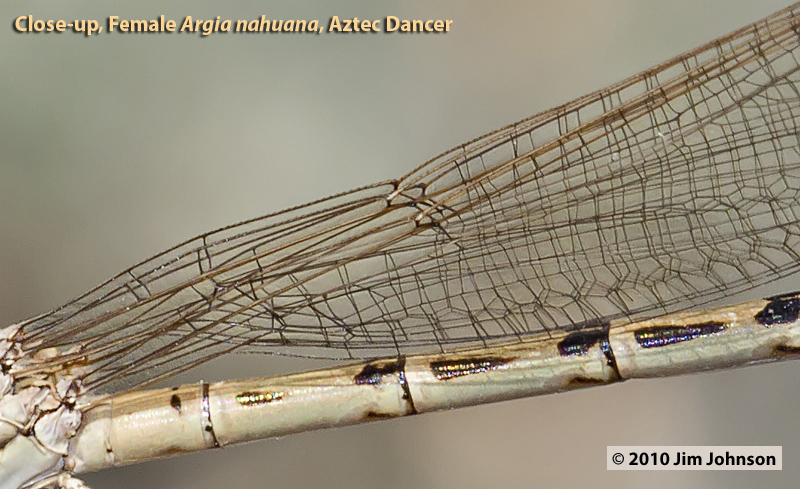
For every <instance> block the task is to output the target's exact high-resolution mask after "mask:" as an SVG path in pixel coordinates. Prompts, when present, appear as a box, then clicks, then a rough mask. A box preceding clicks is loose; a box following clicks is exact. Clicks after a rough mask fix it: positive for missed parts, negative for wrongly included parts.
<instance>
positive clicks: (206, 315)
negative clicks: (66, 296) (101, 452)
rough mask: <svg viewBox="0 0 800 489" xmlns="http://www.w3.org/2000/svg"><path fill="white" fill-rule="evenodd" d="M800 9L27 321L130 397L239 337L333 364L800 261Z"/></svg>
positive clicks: (659, 296)
mask: <svg viewBox="0 0 800 489" xmlns="http://www.w3.org/2000/svg"><path fill="white" fill-rule="evenodd" d="M797 12H798V7H797V6H795V7H792V8H789V9H786V10H784V11H782V12H779V13H777V14H775V15H773V16H772V17H770V18H768V19H766V20H764V21H761V22H759V23H756V24H753V25H751V26H748V27H746V28H744V29H741V30H739V31H737V32H735V33H733V34H730V35H728V36H726V37H723V38H721V39H719V40H717V41H715V42H713V43H710V44H708V45H706V46H703V47H701V48H698V49H696V50H694V51H692V52H690V53H688V54H686V55H683V56H680V57H677V58H675V59H673V60H670V61H668V62H666V63H664V64H662V65H660V66H658V67H656V68H654V69H651V70H648V71H646V72H644V73H641V74H639V75H636V76H634V77H631V78H629V79H627V80H625V81H623V82H621V83H618V84H616V85H614V86H612V87H610V88H608V89H605V90H601V91H598V92H596V93H593V94H590V95H587V96H584V97H581V98H580V99H578V100H575V101H573V102H571V103H569V104H566V105H564V106H561V107H558V108H556V109H553V110H550V111H547V112H544V113H542V114H539V115H537V116H534V117H532V118H530V119H526V120H524V121H521V122H519V123H517V124H514V125H512V126H508V127H506V128H502V129H500V130H498V131H495V132H493V133H491V134H489V135H487V136H484V137H482V138H480V139H476V140H474V141H472V142H470V143H467V144H464V145H462V146H460V147H458V148H456V149H453V150H451V151H449V152H447V153H444V154H442V155H440V156H439V157H437V158H435V159H433V160H431V161H429V162H428V163H426V164H424V165H422V166H420V167H419V168H417V169H416V170H414V171H413V172H412V173H410V174H409V175H407V176H406V177H404V178H403V179H401V180H398V181H396V182H386V183H382V184H378V185H375V186H372V187H368V188H364V189H359V190H356V191H353V192H350V193H347V194H342V195H339V196H336V197H332V198H330V199H325V200H321V201H318V202H315V203H313V204H309V205H308V206H304V207H300V208H296V209H292V210H289V211H286V212H283V213H278V214H272V215H269V216H266V217H263V218H259V219H254V220H252V221H247V222H244V223H241V224H237V225H234V226H230V227H228V228H225V229H222V230H219V231H215V232H213V233H209V234H206V235H203V236H200V237H198V238H196V239H194V240H191V241H188V242H186V243H184V244H182V245H180V246H178V247H176V248H173V249H172V250H169V251H167V252H165V253H163V254H161V255H158V256H156V257H154V258H152V259H150V260H148V261H146V262H143V263H140V264H139V265H137V266H135V267H133V268H131V269H130V270H128V271H126V272H124V273H122V274H120V275H119V276H117V277H115V278H114V279H112V280H111V281H109V282H107V283H106V284H104V285H102V286H100V287H98V288H97V289H95V290H93V291H92V292H90V293H88V294H86V295H85V296H83V297H81V298H80V299H78V300H76V301H74V302H72V303H70V304H67V305H66V306H64V307H62V308H60V309H58V310H56V311H54V312H52V313H50V314H48V315H45V316H42V317H39V318H36V319H35V320H31V321H29V322H26V323H25V324H24V329H23V334H24V344H23V348H24V349H26V350H28V351H30V350H35V349H37V348H44V347H60V348H62V349H64V350H65V349H66V347H72V346H74V345H81V349H80V351H78V352H76V353H75V354H73V355H71V356H70V355H62V356H61V357H59V358H57V359H55V360H40V361H39V363H36V362H35V361H33V360H28V361H23V362H20V363H19V365H17V366H15V367H16V368H17V369H18V370H19V371H21V372H33V371H35V370H36V369H56V368H62V367H63V365H64V364H65V363H69V362H75V363H79V364H86V365H88V370H89V373H88V374H87V376H86V378H85V379H84V381H85V383H86V385H87V386H89V387H90V388H100V387H101V386H102V389H101V390H103V391H107V392H114V391H119V390H123V389H125V388H129V387H131V386H134V385H140V384H142V383H149V382H152V381H153V380H155V379H160V378H163V377H168V376H169V375H172V374H173V373H175V372H177V371H181V370H184V369H186V368H189V367H190V366H193V365H196V364H198V363H202V362H204V361H207V360H208V359H210V358H213V357H215V356H217V355H220V354H223V353H227V352H229V351H242V352H273V353H284V354H297V355H309V356H324V357H335V358H342V357H344V358H356V357H374V356H380V355H393V354H397V353H398V352H402V353H408V352H415V351H420V350H442V351H443V350H448V349H453V348H457V347H464V346H468V345H483V344H487V343H491V342H495V341H499V340H508V339H509V338H523V339H524V337H525V335H528V334H531V333H536V332H542V331H553V330H564V329H573V328H578V327H580V325H581V324H586V323H591V322H593V321H596V320H597V319H600V318H618V317H629V318H639V317H644V316H654V315H658V314H662V313H666V312H670V311H675V310H678V309H684V308H690V307H694V306H698V305H700V304H704V303H707V302H709V301H712V300H716V299H719V298H721V297H722V296H724V295H726V294H730V293H733V292H736V291H740V290H743V289H746V288H748V287H752V286H754V285H757V284H761V283H765V282H769V281H773V280H775V279H777V278H779V277H783V276H786V275H789V274H791V273H793V272H795V271H796V270H797V268H798V266H799V265H800V256H798V251H800V225H799V224H798V221H799V220H800V219H799V218H800V190H798V189H800V152H799V151H798V148H799V147H800V144H799V143H800V141H799V140H798V127H797V122H796V121H798V120H799V119H798V117H800V93H799V92H798V88H799V87H800V68H799V67H798V66H799V65H798V58H797V55H798V52H800V50H799V49H798V45H799V44H800V41H799V40H798V34H797V30H798V28H797V25H798V22H797V17H796V16H797Z"/></svg>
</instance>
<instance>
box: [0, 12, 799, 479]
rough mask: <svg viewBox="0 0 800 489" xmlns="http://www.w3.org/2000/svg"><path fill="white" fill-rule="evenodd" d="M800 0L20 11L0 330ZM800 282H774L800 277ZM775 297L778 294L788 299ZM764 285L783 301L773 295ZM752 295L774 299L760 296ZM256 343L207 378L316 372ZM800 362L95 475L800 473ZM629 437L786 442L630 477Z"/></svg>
mask: <svg viewBox="0 0 800 489" xmlns="http://www.w3.org/2000/svg"><path fill="white" fill-rule="evenodd" d="M788 4H789V2H788V1H786V0H762V1H760V2H753V1H752V0H704V1H699V2H698V1H696V0H693V1H690V0H662V1H658V2H655V1H649V2H644V1H641V0H546V1H542V0H539V1H517V2H503V3H496V2H461V1H436V2H431V1H408V0H406V1H402V2H400V1H398V2H379V1H373V2H358V1H316V2H311V1H306V2H286V1H283V2H250V1H246V0H230V1H227V2H209V1H203V2H189V1H182V0H178V1H175V2H167V3H164V2H153V1H149V0H145V1H141V2H122V1H119V0H111V1H103V2H100V1H86V2H76V1H69V0H68V1H64V0H59V1H56V0H37V1H36V2H29V1H20V0H10V1H6V2H3V4H2V6H0V19H2V22H0V46H2V49H0V73H2V75H0V114H1V115H0V323H2V324H7V323H12V322H15V321H18V320H21V319H24V318H26V317H29V316H32V315H35V314H38V313H40V312H43V311H46V310H48V309H50V308H53V307H55V306H58V305H60V304H61V303H63V302H65V301H68V300H69V299H71V298H73V297H75V296H77V295H78V294H80V293H82V292H84V291H85V290H87V289H89V288H90V287H92V286H94V285H96V284H97V283H99V282H101V281H102V280H104V279H106V278H108V277H109V276H111V275H112V274H114V273H116V272H118V271H119V270H121V269H123V268H125V267H127V266H128V265H130V264H133V263H134V262H136V261H139V260H140V259H143V258H145V257H147V256H150V255H152V254H154V253H156V252H159V251H161V250H162V249H165V248H167V247H169V246H171V245H173V244H175V243H177V242H179V241H181V240H183V239H185V238H188V237H191V236H193V235H195V234H198V233H200V232H203V231H206V230H209V229H212V228H215V227H219V226H222V225H225V224H228V223H231V222H234V221H238V220H242V219H245V218H249V217H254V216H257V215H261V214H264V213H268V212H273V211H276V210H280V209H282V208H285V207H289V206H293V205H296V204H301V203H304V202H306V201H309V200H311V199H315V198H318V197H322V196H325V195H328V194H331V193H334V192H339V191H344V190H348V189H350V188H353V187H358V186H360V185H364V184H368V183H371V182H373V181H377V180H383V179H386V178H391V177H395V176H399V175H401V174H403V173H404V172H406V171H408V170H410V169H411V168H412V167H414V166H416V165H417V164H419V163H421V162H422V161H424V160H426V159H428V158H429V157H431V156H433V155H435V154H438V153H439V152H440V151H443V150H445V149H447V148H450V147H452V146H454V145H456V144H458V143H461V142H464V141H466V140H469V139H472V138H473V137H475V136H477V135H480V134H482V133H485V132H487V131H489V130H492V129H494V128H496V127H499V126H501V125H504V124H507V123H510V122H513V121H515V120H517V119H520V118H523V117H526V116H528V115H531V114H533V113H536V112H538V111H541V110H544V109H546V108H548V107H550V106H553V105H555V104H560V103H563V102H565V101H567V100H569V99H571V98H574V97H577V96H579V95H582V94H584V93H585V92H588V91H591V90H594V89H597V88H601V87H603V86H605V85H608V84H610V83H612V82H615V81H617V80H619V79H621V78H623V77H625V76H627V75H630V74H633V73H635V72H637V71H640V70H642V69H645V68H648V67H649V66H651V65H653V64H655V63H657V62H660V61H662V60H665V59H666V58H668V57H671V56H672V55H675V54H678V53H680V52H682V51H684V50H687V49H690V48H693V47H695V46H696V45H698V44H701V43H703V42H706V41H709V40H711V39H713V38H714V37H716V36H718V35H721V34H725V33H727V32H729V31H731V30H733V29H735V28H737V27H739V26H741V25H743V24H745V23H748V22H751V21H754V20H757V19H759V18H761V17H763V16H766V15H768V14H770V13H772V12H773V11H775V10H777V9H779V8H782V7H784V6H786V5H788ZM25 14H31V15H34V16H35V17H36V18H44V19H60V18H63V19H80V18H94V19H103V20H105V19H107V17H108V16H110V15H118V16H120V18H121V19H143V18H155V17H157V16H158V15H160V14H164V15H166V16H167V18H173V19H183V18H184V17H185V16H186V15H192V16H193V17H195V18H202V19H208V18H214V17H216V16H217V15H220V16H222V18H230V19H239V18H248V19H249V18H257V17H260V16H261V15H262V14H266V15H267V17H268V18H275V19H298V18H305V19H314V18H316V19H320V20H322V21H324V22H327V20H328V19H329V18H330V17H331V16H332V15H338V16H340V17H343V18H349V17H353V16H357V17H359V18H361V19H376V18H384V17H386V16H387V15H396V16H398V17H401V18H408V19H452V20H453V25H452V31H451V32H450V33H448V34H446V35H441V34H438V35H433V34H428V35H424V34H414V35H408V34H406V35H400V34H392V35H386V34H347V35H330V34H325V35H321V36H317V35H301V34H294V35H292V34H266V35H256V34H247V35H236V34H212V35H210V36H208V37H200V36H199V35H187V34H180V35H177V34H170V35H166V34H147V35H142V34H138V35H131V34H129V35H106V34H102V35H98V36H92V37H90V38H86V37H84V36H80V35H76V34H61V35H54V34H48V35H42V34H38V35H37V34H17V33H14V32H13V30H12V23H13V20H14V19H15V18H16V17H17V16H19V15H25ZM791 282H792V281H788V282H785V283H783V284H775V285H774V287H773V288H772V289H770V290H769V291H768V292H779V291H780V290H781V289H785V290H786V291H788V290H793V289H798V288H800V287H798V286H797V285H792V283H791ZM764 293H767V292H764ZM756 295H762V294H756ZM744 298H745V299H746V298H752V296H749V297H744ZM316 366H318V364H317V363H306V362H299V361H289V360H276V359H272V358H266V359H265V358H254V357H233V358H228V359H223V360H220V361H218V362H215V363H213V364H211V365H208V366H206V367H205V368H204V369H203V370H202V371H201V372H197V373H192V374H189V375H183V376H181V378H180V379H177V380H175V382H178V381H180V382H189V381H195V380H198V379H200V378H203V379H204V380H220V379H225V378H231V377H245V376H254V375H269V374H278V373H284V372H287V371H290V370H298V369H304V368H307V367H316ZM798 373H800V365H798V364H793V363H788V364H781V365H768V366H762V367H758V368H748V369H740V370H735V371H728V372H718V373H709V374H702V375H693V376H686V377H680V378H672V379H664V380H656V381H647V382H643V381H642V382H636V381H634V382H628V383H625V384H622V385H618V386H612V387H607V388H600V389H589V390H585V391H582V392H574V393H570V394H563V395H557V396H549V397H543V398H537V399H526V400H519V401H514V402H507V403H503V404H497V405H491V406H483V407H476V408H471V409H464V410H460V411H452V412H443V413H438V414H432V415H425V416H419V417H413V418H406V419H400V420H393V421H386V422H381V423H374V424H371V425H363V426H358V427H351V428H343V429H337V430H328V431H323V432H314V433H306V434H300V435H295V436H291V437H286V438H283V439H278V440H268V441H264V442H260V443H255V444H250V445H246V446H236V447H231V448H227V449H225V450H215V451H209V452H205V453H198V454H194V455H190V456H185V457H181V458H175V459H171V460H164V461H157V462H151V463H146V464H140V465H137V466H131V467H126V468H120V469H115V470H108V471H105V472H101V473H96V474H88V475H85V480H87V481H88V483H89V484H90V485H91V486H92V487H93V488H94V489H104V488H114V489H122V488H138V487H151V488H162V487H163V488H166V487H169V488H172V489H176V488H192V489H196V488H205V487H208V488H218V487H259V488H260V487H281V488H308V487H347V488H351V489H356V488H375V487H381V488H398V489H400V488H415V489H419V488H423V487H436V488H459V489H466V488H478V487H481V488H486V487H553V486H558V487H571V486H572V487H574V486H579V485H580V486H586V487H612V486H613V487H619V488H626V487H641V486H644V485H647V486H648V487H675V486H680V487H684V488H689V487H703V488H708V487H725V488H734V487H747V488H751V487H754V486H767V487H780V486H786V487H788V486H790V485H792V486H793V484H791V482H792V481H793V480H796V479H797V475H798V469H797V466H798V462H800V456H799V453H800V452H799V450H800V441H798V436H797V434H798V433H800V417H799V416H798V415H797V406H798V402H800V382H799V381H798ZM606 445H782V446H783V456H784V469H783V471H782V472H769V473H767V472H658V473H655V472H607V471H606V469H605V453H606V449H605V447H606Z"/></svg>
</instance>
